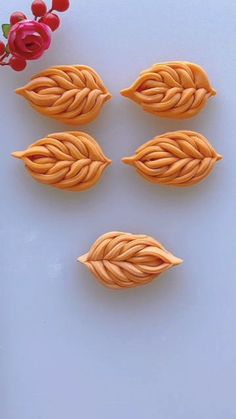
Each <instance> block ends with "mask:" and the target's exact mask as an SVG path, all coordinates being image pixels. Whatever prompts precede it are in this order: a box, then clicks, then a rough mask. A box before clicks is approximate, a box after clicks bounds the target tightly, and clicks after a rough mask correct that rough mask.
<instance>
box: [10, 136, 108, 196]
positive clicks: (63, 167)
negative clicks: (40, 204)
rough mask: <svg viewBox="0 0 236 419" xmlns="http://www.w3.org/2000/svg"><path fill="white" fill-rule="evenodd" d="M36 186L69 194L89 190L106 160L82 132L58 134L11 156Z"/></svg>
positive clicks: (96, 145) (94, 143)
mask: <svg viewBox="0 0 236 419" xmlns="http://www.w3.org/2000/svg"><path fill="white" fill-rule="evenodd" d="M12 155H13V156H14V157H16V158H19V159H21V160H22V161H23V163H24V164H25V167H26V169H27V170H28V172H29V174H30V175H31V176H32V177H33V178H34V179H35V180H37V181H38V182H41V183H45V184H47V185H50V186H53V187H55V188H59V189H65V190H69V191H76V192H77V191H83V190H85V189H89V188H91V187H92V186H93V185H95V183H97V181H98V180H99V178H100V177H101V175H102V173H103V171H104V169H105V168H106V167H107V166H108V165H109V164H110V162H111V161H110V160H109V159H108V158H107V157H106V156H105V155H104V154H103V152H102V150H101V148H100V146H99V145H98V143H97V142H96V141H95V140H94V139H93V138H92V137H90V136H89V135H88V134H85V133H84V132H79V131H75V132H73V131H72V132H59V133H55V134H50V135H48V136H47V137H46V138H43V139H41V140H38V141H36V142H35V143H34V144H31V145H30V146H29V147H28V148H27V149H26V150H25V151H20V152H19V151H16V152H14V153H12Z"/></svg>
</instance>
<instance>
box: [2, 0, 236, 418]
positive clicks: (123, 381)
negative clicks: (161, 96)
mask: <svg viewBox="0 0 236 419" xmlns="http://www.w3.org/2000/svg"><path fill="white" fill-rule="evenodd" d="M2 3H4V4H2V5H1V10H0V17H1V22H2V23H4V21H6V20H7V18H8V16H9V14H10V12H12V11H14V10H15V9H22V10H23V11H25V12H27V11H28V10H29V8H30V1H29V0H11V1H8V2H2ZM61 17H62V26H61V29H60V30H59V31H58V32H57V33H55V34H54V36H53V45H52V47H51V48H50V51H49V52H48V53H47V54H46V55H45V56H44V57H43V58H42V59H41V60H40V61H37V62H34V63H30V64H29V66H28V68H27V70H26V71H25V72H22V73H15V72H13V71H10V70H7V69H6V70H5V69H0V71H1V75H0V77H1V92H0V94H1V101H0V106H1V123H0V133H1V164H0V170H1V176H0V181H1V189H0V190H1V221H0V223H1V228H0V233H1V237H0V240H1V251H0V260H1V261H0V272H1V274H0V417H1V418H2V419H65V418H66V419H67V418H68V419H78V418H83V419H133V418H135V419H144V418H145V419H152V418H153V419H189V418H191V419H235V417H236V404H235V381H236V328H235V318H236V303H235V301H236V278H235V260H236V257H235V255H236V236H235V227H236V223H235V210H236V208H235V207H236V188H235V181H236V158H235V156H236V125H235V109H236V76H235V74H236V53H235V41H236V25H235V21H236V3H235V1H234V0H228V1H225V2H223V3H222V1H220V0H217V1H216V0H204V1H203V0H202V1H199V0H192V1H189V0H181V1H176V0H165V1H159V0H139V1H137V0H114V1H111V0H90V1H87V0H78V1H77V0H74V1H72V6H71V9H70V11H69V12H68V13H65V14H63V15H62V16H61ZM169 60H187V61H193V62H196V63H198V64H200V65H202V66H203V67H204V68H205V70H206V71H207V72H208V74H209V77H210V80H211V82H212V84H213V86H214V88H215V89H216V90H217V91H218V94H217V96H216V97H215V98H214V99H212V100H210V101H209V103H208V105H207V107H206V108H205V110H204V111H203V112H202V113H201V114H200V115H199V116H197V117H196V118H194V119H192V120H187V121H179V122H178V121H169V120H161V119H159V118H155V117H154V116H152V115H149V114H145V113H144V112H143V111H142V110H141V108H140V107H138V106H137V105H135V104H134V103H132V102H131V101H129V100H127V99H125V98H122V97H121V96H120V95H119V91H120V89H122V88H125V87H128V86H129V85H130V84H131V83H132V82H133V81H134V80H135V79H136V77H137V75H138V73H139V72H140V71H141V70H143V69H145V68H147V67H149V66H150V65H152V64H154V63H155V62H159V61H169ZM57 64H87V65H90V66H92V67H94V68H95V69H96V70H97V71H98V72H99V74H100V75H101V76H102V78H103V80H104V82H105V84H106V86H107V87H108V88H109V90H110V91H111V93H112V94H113V100H112V101H110V102H108V103H107V104H106V105H105V106H104V108H103V111H102V113H101V115H100V117H99V118H98V119H97V120H96V121H95V122H93V123H92V124H89V125H87V126H84V127H82V130H84V131H86V132H88V133H89V134H91V135H93V136H94V137H95V138H96V139H97V140H98V141H99V143H100V145H101V146H102V148H103V150H104V152H105V153H106V154H107V155H108V156H109V157H110V158H111V159H112V160H113V165H112V166H111V167H110V168H108V169H107V171H106V173H105V174H104V176H103V178H102V180H101V182H100V183H99V184H98V185H97V186H96V187H95V188H94V189H92V190H90V191H88V192H85V193H81V194H79V193H78V194H77V193H66V192H62V191H60V190H54V189H52V188H49V187H46V186H43V185H40V184H38V183H36V182H34V181H33V180H32V179H31V178H30V176H28V174H27V172H26V171H25V169H24V167H23V165H22V163H21V162H20V161H17V160H15V159H12V158H11V157H10V153H11V152H12V151H14V150H21V149H24V148H25V147H27V146H28V145H29V144H30V143H32V142H33V141H34V140H36V139H39V138H41V137H43V136H45V135H47V134H48V133H52V132H55V131H62V130H66V129H67V127H66V126H65V125H62V124H59V123H57V122H54V121H50V120H48V119H46V118H44V117H42V116H40V115H38V114H37V113H35V112H34V111H33V110H32V109H31V108H30V107H29V106H28V104H27V103H26V102H25V101H24V100H23V99H22V98H21V97H18V96H16V95H15V94H14V89H15V88H16V87H19V86H21V85H23V84H25V83H26V82H27V81H28V80H29V78H30V76H31V75H32V74H34V73H35V72H38V71H39V70H41V69H44V68H46V67H48V66H50V65H57ZM80 129H81V128H80ZM176 129H189V130H195V131H199V132H201V133H202V134H204V135H205V136H206V137H207V138H208V139H209V140H210V142H211V143H212V145H213V146H214V147H215V148H216V150H217V151H218V152H219V153H220V154H222V155H223V156H224V160H223V161H221V162H219V163H218V164H217V166H216V168H215V170H214V172H213V173H212V174H211V175H210V176H209V178H208V179H207V180H205V181H204V182H202V183H201V184H199V185H197V186H195V187H192V188H187V189H174V188H165V187H161V186H157V185H151V184H149V183H147V182H145V181H144V180H143V179H142V178H141V177H139V176H138V175H137V174H136V173H135V171H134V170H133V169H132V168H130V167H128V166H125V165H123V164H121V163H120V159H121V157H123V156H126V155H130V154H132V153H133V152H134V150H135V149H136V148H137V147H138V146H139V145H141V144H142V143H144V142H145V141H147V140H149V139H151V138H153V136H155V135H158V134H161V133H164V132H165V131H171V130H176ZM111 230H121V231H128V232H134V233H146V234H150V235H152V236H153V237H155V238H156V239H157V240H159V241H161V242H162V243H163V244H164V245H165V246H166V247H167V248H168V249H169V250H170V251H172V252H173V253H174V254H176V255H177V256H179V257H181V258H183V259H184V263H183V264H182V265H181V266H179V267H177V268H175V269H172V270H171V271H168V272H166V273H165V274H164V275H163V276H162V277H161V278H160V279H158V280H156V281H154V282H153V283H152V284H150V285H148V286H145V287H140V288H136V289H133V290H129V291H127V292H112V291H110V290H108V289H106V288H103V287H102V286H101V285H99V284H98V283H97V282H96V281H95V280H94V279H93V277H92V276H91V274H90V273H89V272H88V271H87V269H86V268H85V267H84V266H82V265H81V264H78V263H77V262H76V257H77V256H79V255H81V254H83V253H85V252H86V251H87V250H88V249H89V247H90V245H91V244H92V243H93V241H94V240H95V239H96V238H97V237H98V236H99V235H101V234H103V233H105V232H108V231H111Z"/></svg>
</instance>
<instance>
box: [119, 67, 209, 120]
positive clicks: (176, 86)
mask: <svg viewBox="0 0 236 419" xmlns="http://www.w3.org/2000/svg"><path fill="white" fill-rule="evenodd" d="M121 94H122V95H123V96H126V97H128V98H129V99H132V100H134V101H135V102H137V103H138V104H139V105H141V106H142V108H143V109H144V111H147V112H150V113H152V114H154V115H157V116H160V117H164V118H175V119H184V118H191V117H193V116H194V115H196V114H197V113H199V112H200V111H201V110H202V109H203V107H204V106H205V104H206V102H207V100H208V99H209V97H211V96H214V95H215V94H216V91H215V90H214V89H213V88H212V87H211V85H210V82H209V80H208V77H207V74H206V72H205V71H204V70H203V69H202V68H201V67H200V66H198V65H197V64H193V63H188V62H182V61H180V62H178V61H172V62H167V63H160V64H155V65H153V66H152V67H150V68H149V69H147V70H145V71H142V72H141V73H140V75H139V77H138V79H137V80H136V81H135V82H134V84H133V85H132V86H131V87H130V88H128V89H124V90H122V91H121Z"/></svg>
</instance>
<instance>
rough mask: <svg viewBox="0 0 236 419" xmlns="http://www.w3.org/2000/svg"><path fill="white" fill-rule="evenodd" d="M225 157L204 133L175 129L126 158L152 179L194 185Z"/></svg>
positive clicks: (126, 160)
mask: <svg viewBox="0 0 236 419" xmlns="http://www.w3.org/2000/svg"><path fill="white" fill-rule="evenodd" d="M221 158H222V157H221V156H220V155H219V154H217V153H216V151H215V150H214V148H213V147H212V146H211V144H210V143H209V142H208V141H207V139H206V138H205V137H203V135H201V134H199V133H197V132H193V131H174V132H168V133H166V134H163V135H160V136H158V137H155V138H154V139H153V140H151V141H148V142H147V143H145V144H143V145H142V146H141V147H139V148H138V149H137V150H136V153H135V155H134V156H133V157H125V158H123V159H122V161H123V162H124V163H126V164H130V165H132V166H134V167H135V168H136V170H137V171H138V173H139V174H140V175H142V176H143V177H144V178H145V179H147V180H149V181H150V182H152V183H160V184H162V185H174V186H190V185H194V184H195V183H198V182H200V181H201V180H202V179H204V178H205V177H206V176H207V175H208V174H209V173H210V172H211V171H212V169H213V167H214V165H215V163H216V161H217V160H220V159H221Z"/></svg>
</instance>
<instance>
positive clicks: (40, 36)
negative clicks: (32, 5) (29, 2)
mask: <svg viewBox="0 0 236 419" xmlns="http://www.w3.org/2000/svg"><path fill="white" fill-rule="evenodd" d="M50 43H51V30H50V28H49V27H48V26H47V25H45V24H44V23H40V22H36V21H34V20H22V21H21V22H19V23H16V24H15V25H13V26H12V28H11V30H10V32H9V35H8V45H9V49H10V51H11V53H12V54H13V55H15V56H16V57H20V58H24V59H25V60H36V59H37V58H39V57H41V56H42V55H43V53H44V51H46V50H47V49H48V48H49V46H50Z"/></svg>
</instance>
